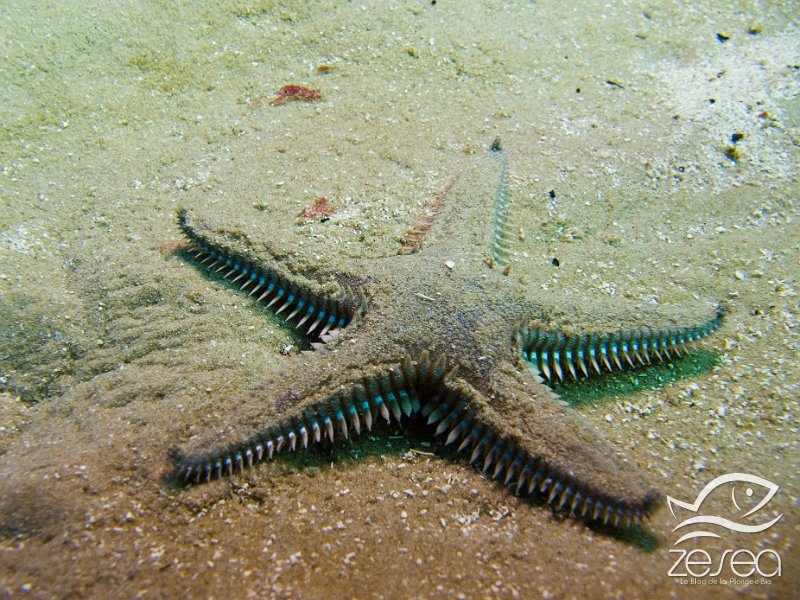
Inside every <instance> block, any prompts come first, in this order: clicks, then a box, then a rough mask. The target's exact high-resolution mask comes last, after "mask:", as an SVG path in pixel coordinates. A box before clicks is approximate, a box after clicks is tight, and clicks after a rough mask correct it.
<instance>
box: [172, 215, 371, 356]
mask: <svg viewBox="0 0 800 600" xmlns="http://www.w3.org/2000/svg"><path fill="white" fill-rule="evenodd" d="M186 217H187V213H186V211H185V210H180V211H179V212H178V226H179V227H180V229H181V231H182V232H183V234H184V235H185V236H186V238H187V239H188V241H189V246H188V247H187V249H186V251H187V253H188V254H189V255H190V256H191V257H192V258H193V259H194V260H195V261H197V262H198V263H199V264H202V265H206V266H207V268H208V270H209V271H210V272H214V273H222V277H223V278H224V279H227V280H229V281H230V282H231V283H239V282H240V281H241V282H242V283H241V287H240V288H239V289H240V291H248V290H249V293H248V296H253V297H255V298H256V302H263V303H264V304H265V305H266V307H267V308H272V307H274V311H275V314H276V315H278V314H281V313H284V315H285V319H286V321H287V322H293V323H294V325H295V327H296V328H300V327H302V326H304V325H305V327H306V329H305V330H304V331H303V333H304V334H305V335H307V336H311V335H312V334H313V336H314V337H318V338H320V339H322V340H323V341H326V340H327V335H328V333H329V332H330V331H335V330H338V329H342V328H344V327H346V326H347V325H349V324H350V323H352V322H353V321H354V320H356V319H357V317H358V316H360V314H361V313H362V312H363V311H364V310H365V309H366V302H365V300H364V296H363V294H355V293H354V292H353V291H352V290H350V289H349V288H348V289H345V290H344V291H343V292H342V293H341V294H340V295H339V296H338V297H336V298H334V297H331V296H329V295H325V294H322V293H319V292H317V291H314V290H312V289H311V288H310V287H309V285H308V284H307V283H306V282H304V281H301V280H300V279H299V278H297V277H294V276H293V275H292V274H291V273H288V272H286V271H285V269H280V268H278V266H277V265H267V264H264V263H263V262H258V263H256V261H255V260H254V259H251V258H248V257H247V256H245V255H244V254H243V253H241V252H239V251H237V250H234V249H232V248H229V247H226V246H225V245H223V244H219V243H217V242H215V241H214V240H212V239H211V238H210V237H209V236H206V235H203V234H201V233H199V232H198V231H196V229H195V228H194V227H192V226H191V225H190V224H189V223H188V222H187V218H186Z"/></svg>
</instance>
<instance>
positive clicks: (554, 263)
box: [553, 258, 561, 267]
mask: <svg viewBox="0 0 800 600" xmlns="http://www.w3.org/2000/svg"><path fill="white" fill-rule="evenodd" d="M553 266H554V267H560V266H561V263H560V262H558V259H557V258H554V259H553Z"/></svg>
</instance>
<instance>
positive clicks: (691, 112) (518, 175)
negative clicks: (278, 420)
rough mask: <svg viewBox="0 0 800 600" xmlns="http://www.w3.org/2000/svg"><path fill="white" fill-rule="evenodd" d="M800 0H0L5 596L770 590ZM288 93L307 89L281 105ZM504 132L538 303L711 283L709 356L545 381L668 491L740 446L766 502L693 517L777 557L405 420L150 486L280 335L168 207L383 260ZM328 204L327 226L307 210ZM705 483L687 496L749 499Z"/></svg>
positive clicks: (670, 294) (789, 573)
mask: <svg viewBox="0 0 800 600" xmlns="http://www.w3.org/2000/svg"><path fill="white" fill-rule="evenodd" d="M797 6H798V5H797V4H796V3H794V2H783V3H782V2H761V3H757V4H756V3H742V4H729V3H721V2H713V3H707V4H706V5H705V6H703V7H700V8H697V7H691V6H688V5H687V4H685V3H680V2H666V1H665V2H653V3H644V4H640V3H631V2H627V3H626V2H618V3H608V4H606V3H600V2H589V3H585V4H580V5H578V4H573V3H567V2H550V1H545V2H536V3H533V2H508V3H503V2H492V1H489V2H481V3H473V2H460V3H456V2H448V1H444V2H442V1H439V2H436V3H431V2H410V3H395V4H392V3H384V2H362V3H345V2H316V3H307V2H270V1H267V0H264V1H262V2H252V3H246V2H233V1H231V2H225V1H223V2H208V3H202V2H192V3H185V4H181V5H172V4H170V3H164V4H152V3H145V2H128V3H123V4H121V5H115V6H113V7H111V6H110V5H109V7H107V8H97V7H96V6H95V5H94V4H91V3H81V2H78V1H74V2H72V3H70V4H65V3H55V4H45V5H42V4H40V3H32V2H30V3H13V5H12V4H11V3H6V4H5V5H4V6H3V7H2V8H0V13H1V14H2V17H3V18H2V19H0V23H1V24H0V30H2V35H1V36H0V39H2V40H3V42H2V47H3V59H2V61H1V64H0V78H2V86H0V115H2V117H1V120H2V125H3V132H2V133H3V138H2V143H1V144H0V171H2V173H1V176H0V201H1V202H2V209H0V254H2V262H0V311H2V312H1V313H0V314H1V315H2V319H0V382H1V385H2V388H3V395H2V396H0V594H5V595H7V596H13V597H23V598H112V597H113V598H203V599H205V598H215V599H224V598H251V597H252V598H272V597H275V598H300V597H302V598H429V597H430V598H437V597H444V598H491V597H508V598H544V599H550V598H617V597H619V598H697V597H709V598H712V597H713V598H717V597H720V598H721V597H726V598H727V597H736V598H740V597H755V598H762V597H763V598H789V597H792V593H793V590H796V589H797V588H798V585H800V572H799V571H798V560H800V555H799V554H798V550H797V545H796V544H797V540H798V527H800V525H798V516H800V509H798V505H797V503H798V501H797V497H798V487H797V486H798V472H799V471H800V452H798V428H797V410H798V386H799V384H800V372H799V371H798V367H797V363H798V358H800V335H799V333H798V332H799V331H800V328H799V327H798V315H799V314H800V307H798V298H800V296H798V293H800V285H799V284H798V273H800V248H799V244H800V235H798V233H799V232H798V226H797V222H798V158H799V157H800V153H799V152H798V145H800V103H798V89H800V85H799V81H798V79H799V75H798V73H800V70H799V69H798V67H799V66H800V32H799V31H798V26H797V25H798V23H797V18H798V14H797ZM321 66H322V67H323V69H320V68H319V67H321ZM287 84H297V85H303V86H306V87H308V88H311V89H318V90H320V92H321V95H322V98H321V99H319V100H316V101H314V102H310V103H304V102H287V103H284V104H281V105H277V106H273V105H270V104H269V100H270V99H271V98H273V97H274V92H275V91H276V90H278V89H279V88H280V87H281V86H283V85H287ZM497 135H500V136H501V137H502V139H503V145H504V148H505V150H506V153H507V156H508V160H509V164H510V170H511V187H510V194H511V198H512V201H513V206H514V219H515V223H517V224H518V227H519V229H520V231H519V235H518V238H519V240H518V242H517V243H516V244H515V247H514V251H515V255H514V259H513V262H512V272H511V275H510V276H514V277H518V278H521V280H522V281H524V282H526V284H527V285H528V286H529V288H530V294H531V295H532V296H535V295H536V294H537V292H539V293H544V292H545V291H546V293H547V294H551V295H563V297H564V298H567V299H569V301H570V302H573V303H580V304H581V305H583V306H586V307H587V310H589V308H588V307H591V305H592V304H591V303H592V298H604V297H607V296H615V297H617V296H623V297H625V298H628V299H630V300H631V301H632V302H640V303H649V304H659V305H664V306H672V307H676V306H677V307H681V306H686V307H687V310H688V309H689V308H691V309H692V310H695V309H703V308H707V309H708V311H709V312H710V311H712V310H713V308H712V306H713V304H714V303H715V302H717V301H719V300H726V301H727V302H728V305H729V306H730V308H731V314H730V316H729V318H728V319H727V321H726V323H725V325H724V327H723V328H722V330H721V331H720V332H719V333H718V334H717V335H716V336H714V338H713V339H712V340H710V341H709V342H708V343H707V344H706V345H705V346H704V347H703V351H702V354H701V356H705V357H708V356H711V357H712V358H713V359H714V360H713V361H712V364H710V365H708V364H706V363H703V364H701V365H700V366H699V367H698V368H697V369H695V370H694V371H692V372H691V374H689V375H685V376H682V377H680V378H677V379H675V380H671V381H667V382H666V383H663V382H662V383H661V384H659V385H649V384H641V385H635V386H633V388H632V389H631V386H628V387H624V389H623V388H620V390H619V393H615V392H614V389H613V386H607V387H606V392H605V394H604V395H603V394H601V395H599V396H598V397H594V396H593V397H592V398H591V399H590V400H589V401H583V402H582V401H581V390H582V388H579V387H572V388H569V387H568V388H566V389H565V390H563V392H562V393H563V395H564V397H566V398H569V399H572V400H573V401H574V402H575V410H578V411H579V412H580V413H581V414H582V415H583V416H584V417H585V419H586V420H587V421H588V423H590V425H591V426H592V427H593V428H595V429H596V431H597V432H598V434H599V435H601V436H603V437H604V438H605V439H606V440H607V441H608V442H609V443H610V444H611V445H612V446H613V447H614V448H615V449H616V450H618V451H619V452H620V453H621V455H622V456H624V457H625V458H626V459H627V460H629V461H630V462H631V464H633V465H636V466H637V467H638V468H640V469H643V470H645V471H646V472H647V473H648V476H649V477H650V479H651V480H652V481H653V483H654V484H655V485H657V486H658V487H659V488H660V489H661V490H662V491H663V492H664V494H665V495H667V494H669V495H670V496H672V497H674V498H678V499H681V500H684V501H689V502H691V501H692V500H694V498H695V497H696V496H697V494H698V493H699V492H700V490H701V489H702V488H703V487H704V486H705V485H706V484H707V483H708V482H710V481H711V480H712V479H714V478H715V477H717V476H720V475H724V474H726V473H733V472H746V473H750V474H753V475H758V476H760V477H763V478H765V479H767V480H769V481H770V482H773V483H774V484H776V485H778V486H779V487H780V489H779V491H778V493H777V494H776V495H775V496H774V498H773V499H772V500H771V501H770V503H769V504H768V505H767V506H765V507H764V508H763V509H762V510H761V512H760V514H759V515H754V516H753V517H752V519H751V520H750V521H748V522H749V524H756V523H761V522H766V521H769V520H772V519H773V518H775V516H777V515H782V517H781V519H779V521H778V522H777V523H776V524H775V525H774V526H773V527H771V528H769V529H768V530H766V531H764V532H760V533H751V534H747V533H742V534H733V533H730V532H727V531H725V530H720V532H721V533H722V537H721V538H719V539H703V540H700V541H694V542H691V543H692V544H694V545H693V546H692V548H698V549H704V550H705V551H707V552H708V554H709V556H710V557H712V560H713V565H712V566H713V567H714V569H716V568H717V564H718V561H719V557H721V556H723V555H724V552H725V550H727V549H746V550H749V551H751V552H753V553H754V555H757V554H759V552H763V551H765V550H771V551H772V553H771V554H766V555H764V556H765V557H766V558H765V559H764V561H763V562H762V563H760V565H759V566H760V568H761V569H762V571H765V572H772V571H773V570H774V567H775V560H774V555H777V556H779V557H780V560H781V569H782V570H781V574H780V576H777V575H775V576H771V577H758V576H757V575H754V576H752V577H748V578H745V577H737V576H736V574H735V573H733V572H731V570H730V565H729V564H723V566H722V571H721V573H720V574H719V575H718V576H716V577H711V576H710V575H709V576H704V577H698V578H692V577H691V576H690V575H689V574H687V576H685V577H673V576H670V575H669V571H670V570H671V569H672V570H674V563H675V560H676V558H677V557H678V554H676V553H675V552H674V550H675V549H676V547H675V546H674V545H675V543H676V540H677V539H678V537H679V535H680V532H675V531H673V528H674V527H675V525H676V524H677V523H678V519H676V518H675V517H673V516H672V514H671V513H670V511H669V509H668V508H666V507H665V508H662V509H661V510H660V511H659V512H658V513H656V514H655V515H654V517H653V518H652V520H651V521H650V522H649V523H647V524H646V526H645V527H644V528H643V529H641V530H636V531H633V532H626V533H623V534H619V533H614V532H610V531H607V530H604V529H602V528H597V527H587V526H586V525H585V524H584V523H582V522H579V521H576V520H573V519H569V518H565V517H564V516H563V515H561V514H559V513H554V512H553V511H552V510H550V509H549V508H548V507H546V506H542V505H541V504H540V503H537V502H528V501H526V500H521V499H519V498H516V497H515V496H514V495H513V494H510V493H509V492H508V490H507V489H506V488H504V487H503V486H502V485H500V484H499V483H496V482H492V481H490V479H489V478H488V477H487V476H485V475H482V474H481V473H480V472H479V471H478V470H476V469H474V468H472V467H470V466H468V465H467V464H466V460H465V459H464V458H463V457H459V456H456V455H454V454H453V453H448V452H447V451H445V450H443V449H442V448H441V442H440V441H437V440H431V438H430V436H429V435H428V433H429V432H428V431H427V430H426V429H425V428H424V427H413V426H412V427H408V428H403V429H402V430H401V429H398V428H397V427H394V426H393V427H386V428H382V429H379V430H376V431H375V432H374V434H373V435H371V436H364V439H362V440H359V441H357V442H355V443H353V444H347V445H344V446H340V447H337V448H336V449H335V450H333V451H331V450H324V449H319V450H315V451H311V452H308V453H306V454H302V455H296V456H291V457H282V458H281V459H279V460H277V461H275V462H272V463H268V464H263V465H261V466H259V467H258V468H256V469H253V470H251V471H249V472H247V473H246V474H245V475H240V476H236V477H234V478H232V479H223V480H221V481H218V482H214V483H211V484H208V485H201V486H196V487H192V488H189V489H183V488H180V487H169V486H168V485H166V484H165V480H164V478H165V476H166V475H167V474H168V473H169V472H170V469H171V467H172V463H171V461H170V458H169V450H170V449H171V448H174V447H176V446H180V445H181V444H183V443H184V442H185V441H186V440H187V439H188V438H189V437H191V436H192V435H193V434H194V433H196V432H197V431H199V430H202V429H206V428H214V427H215V426H218V424H219V422H220V421H222V420H224V417H225V415H229V414H232V413H234V412H235V410H236V405H237V402H240V401H241V400H240V399H241V398H242V397H243V396H244V395H245V394H246V393H247V391H248V390H250V389H252V388H253V386H255V385H257V384H258V382H259V381H262V380H263V379H265V378H267V377H270V376H274V374H275V373H277V372H279V371H280V369H281V364H283V362H284V361H287V360H297V359H296V358H287V357H285V356H283V355H282V354H281V349H282V348H284V349H285V347H286V346H290V345H291V346H294V347H295V348H297V347H299V345H300V344H302V341H301V340H299V339H298V338H297V337H296V336H295V335H294V334H293V333H292V332H291V331H290V330H289V329H288V328H286V327H285V326H284V325H283V324H282V322H281V321H280V319H279V318H275V317H273V316H271V315H269V314H268V313H266V312H265V311H264V310H262V309H261V308H259V307H257V306H254V305H253V304H252V302H250V301H249V300H247V299H246V298H245V296H244V295H242V294H237V293H235V291H234V290H232V289H231V288H230V287H224V286H219V285H218V283H217V282H215V281H212V280H210V279H208V278H206V277H204V276H203V274H202V272H200V271H198V270H197V269H196V268H194V267H192V266H191V265H190V264H188V263H187V262H186V261H184V260H182V259H181V258H180V257H179V256H176V255H175V254H174V253H173V252H172V251H173V250H174V249H175V248H176V244H177V243H178V242H179V241H180V239H181V238H180V234H179V232H178V230H177V226H176V222H175V215H176V212H177V209H178V207H181V206H184V207H191V208H192V209H193V210H194V211H196V212H197V213H198V214H201V215H203V216H204V217H207V218H208V219H211V220H213V221H214V222H215V223H217V224H218V225H219V226H220V227H221V228H224V229H225V230H226V231H229V232H242V233H243V234H246V235H247V236H248V237H249V238H250V239H253V240H257V241H259V242H263V243H264V244H268V245H269V246H270V247H271V248H272V249H274V251H275V252H277V253H279V254H280V255H281V256H283V257H285V258H286V260H287V261H289V262H290V263H291V264H292V265H294V266H296V267H297V268H298V269H301V270H306V271H308V270H309V269H311V268H313V267H314V265H325V267H326V268H328V269H333V270H335V268H336V265H337V264H343V261H347V260H348V258H352V257H362V256H383V255H387V254H392V253H395V252H396V251H397V249H398V248H399V247H400V246H401V244H402V239H403V236H404V235H405V233H406V232H407V230H408V228H409V226H410V224H411V223H412V222H413V221H414V219H415V218H416V216H417V214H418V211H419V210H420V208H421V207H422V206H423V205H424V204H425V203H427V202H428V201H429V200H430V199H431V198H433V197H434V196H435V195H436V194H437V192H439V191H440V190H441V189H442V188H444V187H445V186H446V185H447V182H448V181H449V180H450V178H452V177H453V176H455V175H457V174H459V173H461V172H463V171H464V170H465V169H468V168H470V165H471V164H472V161H474V159H475V156H476V155H479V154H480V153H482V152H485V151H486V150H487V149H488V148H489V146H490V144H491V143H492V141H493V140H494V138H495V137H496V136H497ZM322 196H324V197H326V198H327V199H328V202H329V204H330V206H331V207H332V208H333V209H334V210H335V211H336V213H335V214H334V215H333V216H332V217H331V218H330V219H328V220H326V221H325V222H321V221H322V220H321V219H320V220H313V219H311V220H310V219H305V218H303V217H298V214H299V213H300V211H301V210H302V209H303V208H305V207H309V206H311V205H313V203H314V201H315V200H317V199H318V198H320V197H322ZM448 201H453V202H457V201H458V198H457V197H452V198H449V199H448ZM555 262H557V263H558V266H555ZM475 264H476V266H475V268H482V267H481V262H480V261H476V263H475ZM692 360H693V359H688V361H686V362H684V364H683V366H684V367H685V368H686V369H688V370H690V371H691V368H690V367H691V365H692V364H694V363H693V362H692ZM695 362H697V363H699V362H701V361H700V359H696V360H695ZM609 390H610V391H609ZM584 400H585V399H584ZM728 490H729V488H725V493H720V494H717V495H712V496H710V497H709V499H708V500H707V501H706V503H704V505H703V508H704V510H708V512H709V513H711V514H719V515H725V516H728V517H730V518H734V516H735V514H739V513H737V511H735V509H734V508H732V507H731V500H730V498H728V496H727V494H728ZM720 491H723V490H720ZM740 493H741V492H740ZM760 497H763V494H762V495H761V496H759V492H758V491H757V492H756V494H755V495H754V496H753V497H752V498H749V499H747V500H746V501H745V502H746V503H747V506H748V507H752V506H755V503H756V502H758V500H759V498H760ZM738 498H739V499H740V500H741V499H742V498H743V496H741V495H739V496H738ZM679 516H680V515H679ZM682 518H685V515H684V517H682ZM684 544H686V543H684ZM671 551H672V552H671ZM770 561H772V562H770ZM723 563H724V561H723ZM694 569H695V572H699V571H700V570H701V569H699V568H698V567H694ZM740 571H742V569H741V568H740ZM679 572H680V571H678V570H674V573H676V574H677V573H679ZM712 580H714V581H712ZM723 580H724V581H725V582H724V583H723Z"/></svg>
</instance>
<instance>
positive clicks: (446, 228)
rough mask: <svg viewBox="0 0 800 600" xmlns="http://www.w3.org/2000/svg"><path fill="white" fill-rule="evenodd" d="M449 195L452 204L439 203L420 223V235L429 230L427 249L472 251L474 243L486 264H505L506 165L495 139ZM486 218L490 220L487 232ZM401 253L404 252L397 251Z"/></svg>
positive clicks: (510, 234)
mask: <svg viewBox="0 0 800 600" xmlns="http://www.w3.org/2000/svg"><path fill="white" fill-rule="evenodd" d="M448 191H449V188H448ZM451 196H453V201H452V202H447V203H444V201H443V202H442V204H443V206H441V207H438V206H437V207H436V211H435V214H434V215H433V218H432V219H431V221H430V222H429V223H425V224H424V225H425V229H424V233H427V232H428V229H432V230H431V236H430V237H431V238H432V239H431V240H429V241H428V243H427V244H426V246H427V247H431V246H435V245H437V243H438V244H441V245H446V246H448V247H449V248H460V249H462V250H464V251H467V252H473V251H474V248H475V245H476V244H477V245H478V246H481V247H483V248H485V249H486V250H487V251H488V255H489V257H490V260H489V262H490V263H492V264H496V265H499V266H506V265H508V264H509V260H510V258H511V246H512V244H513V242H514V228H513V225H512V219H511V202H510V199H509V195H508V163H507V161H506V157H505V153H504V152H503V148H502V146H501V144H500V138H497V139H496V140H495V142H494V144H492V148H491V150H490V151H489V152H487V153H485V154H483V155H481V156H480V157H478V158H477V159H476V160H475V161H474V162H473V164H472V165H471V167H470V169H469V170H468V172H467V173H465V174H464V176H462V177H459V178H458V180H457V181H456V182H455V185H454V187H453V190H452V194H451ZM487 207H492V212H491V213H490V215H487ZM439 213H441V219H440V221H441V223H440V224H437V226H436V227H432V226H433V220H434V219H436V217H437V216H438V215H439ZM487 216H489V217H490V218H491V228H490V230H489V231H488V232H487V228H486V221H487ZM413 233H414V232H413V231H412V234H413ZM437 238H438V240H439V241H438V242H437V241H436V240H437ZM401 253H406V252H403V251H402V250H401Z"/></svg>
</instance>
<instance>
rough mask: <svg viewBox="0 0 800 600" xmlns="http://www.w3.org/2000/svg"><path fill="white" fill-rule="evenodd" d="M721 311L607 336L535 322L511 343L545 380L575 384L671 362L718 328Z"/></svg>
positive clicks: (523, 325) (522, 325)
mask: <svg viewBox="0 0 800 600" xmlns="http://www.w3.org/2000/svg"><path fill="white" fill-rule="evenodd" d="M725 314H726V310H725V308H720V309H719V310H718V311H717V314H716V315H715V316H714V318H713V319H709V320H708V321H706V322H704V323H700V324H699V325H690V326H687V327H672V328H667V327H665V328H658V327H640V328H637V329H620V330H616V331H610V332H593V331H583V332H581V333H577V332H572V331H563V330H560V329H558V328H556V327H551V326H548V325H547V324H545V323H542V322H541V321H540V320H536V319H535V320H530V321H524V322H522V323H520V324H519V325H518V326H517V328H516V329H515V331H514V334H513V342H514V345H515V346H516V348H517V349H518V350H519V352H520V354H521V356H522V358H524V359H525V360H526V361H528V362H529V363H530V364H532V365H533V366H534V367H535V368H536V369H538V371H539V373H540V374H541V375H542V377H544V378H545V379H546V380H548V381H554V380H556V379H558V380H561V381H563V380H564V378H565V377H567V376H568V375H571V376H572V377H573V378H574V379H578V378H579V377H580V376H581V374H582V375H583V376H584V377H589V376H591V375H597V374H600V373H603V372H610V371H615V370H625V369H633V368H637V367H640V366H643V365H649V364H651V362H653V361H671V360H674V358H675V357H680V356H681V353H682V352H686V351H687V350H688V349H689V348H690V347H692V346H693V345H694V344H695V343H696V342H698V341H700V340H702V339H704V338H706V337H708V336H710V335H711V334H712V333H714V332H715V331H717V329H719V328H720V327H721V326H722V322H723V320H724V318H725Z"/></svg>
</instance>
